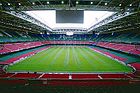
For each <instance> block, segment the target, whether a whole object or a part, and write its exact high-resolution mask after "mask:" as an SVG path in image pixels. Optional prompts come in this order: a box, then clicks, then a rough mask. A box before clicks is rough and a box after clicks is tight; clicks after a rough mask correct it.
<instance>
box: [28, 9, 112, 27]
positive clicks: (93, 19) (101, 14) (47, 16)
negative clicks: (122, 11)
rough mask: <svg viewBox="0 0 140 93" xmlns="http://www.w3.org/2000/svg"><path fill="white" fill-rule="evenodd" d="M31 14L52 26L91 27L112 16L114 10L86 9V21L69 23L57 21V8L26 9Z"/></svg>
mask: <svg viewBox="0 0 140 93" xmlns="http://www.w3.org/2000/svg"><path fill="white" fill-rule="evenodd" d="M26 13H27V14H29V15H30V16H32V17H34V18H36V19H38V20H39V21H41V22H43V23H44V24H46V25H48V26H49V27H50V28H52V29H54V28H89V27H91V26H92V25H94V24H96V23H97V22H99V21H101V20H103V19H105V18H107V17H108V16H111V15H112V14H113V13H114V12H108V11H84V23H83V24H77V23H75V24H73V23H72V24H69V23H63V24H60V23H56V15H55V14H56V11H55V10H43V11H26Z"/></svg>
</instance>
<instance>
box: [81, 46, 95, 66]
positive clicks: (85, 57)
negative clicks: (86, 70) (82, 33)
mask: <svg viewBox="0 0 140 93" xmlns="http://www.w3.org/2000/svg"><path fill="white" fill-rule="evenodd" d="M82 49H83V48H82ZM82 49H81V48H79V53H80V54H81V55H82V57H83V58H84V59H85V60H86V62H88V63H89V64H90V65H91V66H92V67H93V68H95V65H93V64H92V61H91V60H89V57H88V56H87V55H85V52H84V51H83V50H82Z"/></svg>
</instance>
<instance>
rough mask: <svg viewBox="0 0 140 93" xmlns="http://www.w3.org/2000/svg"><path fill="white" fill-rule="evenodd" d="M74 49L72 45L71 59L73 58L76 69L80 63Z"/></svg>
mask: <svg viewBox="0 0 140 93" xmlns="http://www.w3.org/2000/svg"><path fill="white" fill-rule="evenodd" d="M75 49H76V48H74V47H72V52H73V55H72V56H73V59H74V62H75V63H76V66H77V68H78V69H80V63H79V58H78V57H77V53H76V52H75Z"/></svg>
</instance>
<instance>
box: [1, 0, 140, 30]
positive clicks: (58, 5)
mask: <svg viewBox="0 0 140 93" xmlns="http://www.w3.org/2000/svg"><path fill="white" fill-rule="evenodd" d="M81 9H82V10H88V11H89V10H90V11H91V10H92V11H111V12H115V14H113V15H111V16H110V17H108V18H106V19H104V20H102V21H100V22H98V23H96V24H93V25H92V26H91V27H90V28H88V29H85V28H83V29H80V28H77V29H72V28H71V29H72V30H73V31H76V32H92V31H95V32H106V31H114V29H119V28H122V26H125V28H126V27H130V26H133V25H138V24H139V19H140V18H139V16H138V15H139V12H138V11H139V10H140V1H139V0H1V1H0V13H1V16H0V17H1V22H3V23H5V24H6V25H10V28H11V24H10V23H12V25H13V26H15V28H16V29H17V28H21V26H23V27H24V29H25V30H30V31H34V32H44V31H45V32H46V31H50V32H55V31H58V32H62V31H67V30H69V28H62V27H61V28H57V29H52V28H50V27H49V26H48V25H47V24H45V23H43V22H41V20H38V19H35V18H34V17H32V16H30V15H28V14H26V13H25V12H23V11H31V10H32V11H33V10H81ZM13 17H16V18H15V20H16V21H15V20H13ZM128 19H129V20H132V22H131V23H130V22H127V20H128ZM124 20H126V21H124ZM133 20H135V23H133ZM122 21H123V23H122ZM17 23H20V24H17ZM27 23H28V24H27ZM122 24H123V25H122ZM1 27H5V26H3V25H1ZM137 27H139V26H137ZM133 28H134V27H133ZM12 29H13V27H12Z"/></svg>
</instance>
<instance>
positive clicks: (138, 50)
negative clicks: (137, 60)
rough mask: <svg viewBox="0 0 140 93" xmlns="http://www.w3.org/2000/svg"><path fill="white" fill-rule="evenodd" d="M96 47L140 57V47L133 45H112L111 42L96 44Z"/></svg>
mask: <svg viewBox="0 0 140 93" xmlns="http://www.w3.org/2000/svg"><path fill="white" fill-rule="evenodd" d="M94 44H95V45H97V46H100V47H105V48H110V49H114V50H119V51H123V52H127V53H130V54H135V55H140V45H131V44H122V43H121V44H120V43H110V42H94Z"/></svg>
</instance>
